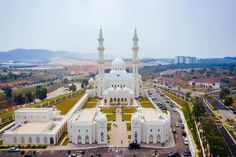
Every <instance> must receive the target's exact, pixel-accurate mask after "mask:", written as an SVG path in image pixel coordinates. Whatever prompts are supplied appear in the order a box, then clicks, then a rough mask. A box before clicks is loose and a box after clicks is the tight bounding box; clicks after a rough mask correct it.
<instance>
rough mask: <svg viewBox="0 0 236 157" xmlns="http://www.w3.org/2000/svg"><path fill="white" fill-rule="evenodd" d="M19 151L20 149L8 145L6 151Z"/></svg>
mask: <svg viewBox="0 0 236 157" xmlns="http://www.w3.org/2000/svg"><path fill="white" fill-rule="evenodd" d="M19 151H20V149H19V148H17V147H10V148H8V152H19Z"/></svg>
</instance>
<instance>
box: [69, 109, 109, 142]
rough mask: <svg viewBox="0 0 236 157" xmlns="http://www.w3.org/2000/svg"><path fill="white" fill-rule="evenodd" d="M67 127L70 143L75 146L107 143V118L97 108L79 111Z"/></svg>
mask: <svg viewBox="0 0 236 157" xmlns="http://www.w3.org/2000/svg"><path fill="white" fill-rule="evenodd" d="M67 125H68V135H69V141H71V142H72V143H74V144H93V143H98V144H106V143H107V118H106V116H105V114H103V113H101V112H100V111H99V109H97V108H92V109H84V110H81V111H78V112H77V113H76V114H75V115H74V116H73V117H72V118H71V119H70V120H69V121H68V123H67Z"/></svg>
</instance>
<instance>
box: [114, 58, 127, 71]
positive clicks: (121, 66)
mask: <svg viewBox="0 0 236 157" xmlns="http://www.w3.org/2000/svg"><path fill="white" fill-rule="evenodd" d="M111 68H112V70H125V62H124V61H123V60H122V59H120V58H116V59H114V60H113V61H112V63H111Z"/></svg>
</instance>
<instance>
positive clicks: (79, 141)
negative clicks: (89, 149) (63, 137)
mask: <svg viewBox="0 0 236 157" xmlns="http://www.w3.org/2000/svg"><path fill="white" fill-rule="evenodd" d="M81 143H82V138H81V136H80V135H79V136H78V144H81Z"/></svg>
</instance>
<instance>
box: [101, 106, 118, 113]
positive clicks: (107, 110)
mask: <svg viewBox="0 0 236 157" xmlns="http://www.w3.org/2000/svg"><path fill="white" fill-rule="evenodd" d="M101 112H103V113H115V112H116V109H115V108H111V107H103V108H101Z"/></svg>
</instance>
